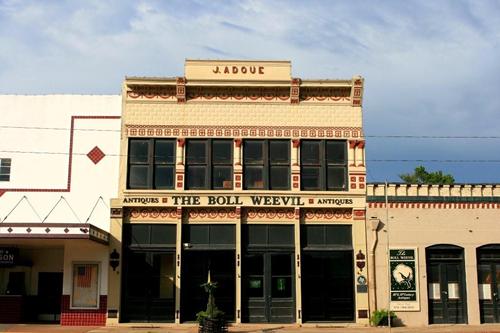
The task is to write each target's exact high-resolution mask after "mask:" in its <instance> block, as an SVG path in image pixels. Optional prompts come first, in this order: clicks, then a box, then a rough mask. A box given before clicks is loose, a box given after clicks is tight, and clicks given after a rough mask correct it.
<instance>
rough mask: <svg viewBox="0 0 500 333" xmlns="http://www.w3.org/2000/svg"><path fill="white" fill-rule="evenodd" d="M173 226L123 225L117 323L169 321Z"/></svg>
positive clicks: (172, 289) (172, 309)
mask: <svg viewBox="0 0 500 333" xmlns="http://www.w3.org/2000/svg"><path fill="white" fill-rule="evenodd" d="M175 238H176V226H175V224H142V223H141V224H133V223H131V224H124V226H123V244H124V249H123V274H122V297H121V304H122V305H121V315H120V321H121V322H173V321H174V312H175V288H176V287H175V272H176V267H175Z"/></svg>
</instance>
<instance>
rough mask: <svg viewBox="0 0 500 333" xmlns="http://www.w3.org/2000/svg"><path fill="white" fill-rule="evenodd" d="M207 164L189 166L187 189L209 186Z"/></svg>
mask: <svg viewBox="0 0 500 333" xmlns="http://www.w3.org/2000/svg"><path fill="white" fill-rule="evenodd" d="M206 171H207V170H206V167H205V166H199V165H190V166H188V167H187V175H186V180H187V186H186V187H187V189H188V190H190V189H204V188H206V187H207V186H206V185H207V172H206Z"/></svg>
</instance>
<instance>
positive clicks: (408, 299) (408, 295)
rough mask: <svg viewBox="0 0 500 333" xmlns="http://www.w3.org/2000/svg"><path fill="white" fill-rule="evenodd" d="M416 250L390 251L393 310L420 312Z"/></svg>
mask: <svg viewBox="0 0 500 333" xmlns="http://www.w3.org/2000/svg"><path fill="white" fill-rule="evenodd" d="M417 267H418V258H417V249H416V248H410V249H408V248H405V249H390V250H389V268H390V271H391V290H390V293H391V310H393V311H419V310H420V302H419V293H418V275H417Z"/></svg>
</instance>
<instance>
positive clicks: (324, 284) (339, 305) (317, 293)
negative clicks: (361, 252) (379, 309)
mask: <svg viewBox="0 0 500 333" xmlns="http://www.w3.org/2000/svg"><path fill="white" fill-rule="evenodd" d="M352 256H353V254H352V251H331V252H304V253H303V254H302V309H303V314H304V321H329V322H331V321H337V322H352V321H354V283H353V280H354V278H353V272H354V267H353V258H352Z"/></svg>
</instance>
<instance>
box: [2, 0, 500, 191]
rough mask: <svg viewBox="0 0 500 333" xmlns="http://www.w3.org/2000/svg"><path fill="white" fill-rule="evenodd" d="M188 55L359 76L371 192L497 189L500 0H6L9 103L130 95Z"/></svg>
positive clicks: (305, 74) (303, 74)
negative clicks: (407, 185)
mask: <svg viewBox="0 0 500 333" xmlns="http://www.w3.org/2000/svg"><path fill="white" fill-rule="evenodd" d="M186 58H188V59H248V60H254V59H255V60H258V59H265V60H291V61H292V74H293V76H294V77H300V78H303V79H315V78H329V79H335V78H351V77H352V76H353V75H357V74H360V75H362V76H363V77H364V78H365V91H364V101H363V112H364V124H363V125H364V130H365V135H366V142H367V143H366V155H367V156H366V157H367V168H368V176H367V178H368V181H370V182H379V181H385V180H387V181H398V180H399V177H398V175H399V174H402V173H407V172H411V171H412V170H413V169H414V168H415V167H416V166H418V165H424V166H425V167H426V168H427V169H428V170H429V171H436V170H442V171H443V172H445V173H451V174H452V175H454V177H455V180H456V182H460V183H500V117H499V116H500V1H498V0H492V1H487V0H470V1H462V0H440V1H435V0H404V1H401V0H392V1H390V0H386V1H371V0H366V1H348V0H345V1H339V0H336V1H333V0H325V1H315V0H308V1H304V0H302V1H298V0H290V1H289V0H286V1H285V0H283V1H274V0H267V1H265V0H262V1H257V0H239V1H236V0H234V1H223V0H217V1H215V0H205V1H202V0H192V1H189V0H172V1H167V0H165V1H159V0H158V1H141V0H135V1H126V0H110V1H105V0H85V1H83V0H82V1H77V0H67V1H63V0H61V1H55V0H54V1H49V0H45V1H41V0H37V1H29V0H24V1H17V0H0V94H62V93H64V94H119V93H120V88H121V84H122V82H123V79H124V77H125V76H182V75H183V71H184V69H183V66H184V60H185V59H186ZM0 114H1V110H0ZM1 121H2V119H1V117H0V122H1ZM436 137H439V138H436Z"/></svg>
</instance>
